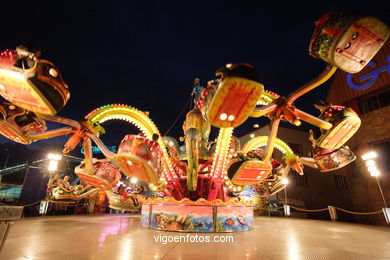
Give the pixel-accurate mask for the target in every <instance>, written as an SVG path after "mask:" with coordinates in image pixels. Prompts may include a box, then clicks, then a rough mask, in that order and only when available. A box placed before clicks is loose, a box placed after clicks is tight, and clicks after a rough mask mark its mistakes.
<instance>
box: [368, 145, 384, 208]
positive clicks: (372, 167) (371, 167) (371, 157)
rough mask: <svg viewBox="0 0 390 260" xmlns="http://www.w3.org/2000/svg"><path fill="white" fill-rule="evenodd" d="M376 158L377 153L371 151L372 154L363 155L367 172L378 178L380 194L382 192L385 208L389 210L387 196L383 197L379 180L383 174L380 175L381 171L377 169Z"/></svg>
mask: <svg viewBox="0 0 390 260" xmlns="http://www.w3.org/2000/svg"><path fill="white" fill-rule="evenodd" d="M376 157H377V154H376V152H373V151H371V152H368V153H365V154H363V156H362V159H363V161H364V162H365V164H366V166H367V170H368V172H369V173H370V175H371V176H372V177H375V178H376V182H377V183H378V188H379V192H380V194H381V196H382V199H383V204H384V205H385V208H387V203H386V199H385V196H384V195H383V191H382V187H381V184H380V183H379V179H378V176H379V175H380V174H381V173H380V171H379V169H378V168H377V167H376V162H375V158H376Z"/></svg>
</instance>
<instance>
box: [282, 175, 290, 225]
mask: <svg viewBox="0 0 390 260" xmlns="http://www.w3.org/2000/svg"><path fill="white" fill-rule="evenodd" d="M282 184H284V185H286V187H285V188H284V205H283V208H284V215H285V216H286V217H288V216H290V205H288V203H287V184H288V179H287V177H285V178H283V179H282Z"/></svg>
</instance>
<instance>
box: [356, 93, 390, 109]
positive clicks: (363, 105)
mask: <svg viewBox="0 0 390 260" xmlns="http://www.w3.org/2000/svg"><path fill="white" fill-rule="evenodd" d="M388 105H390V90H389V89H387V90H386V91H383V92H381V93H377V94H375V95H372V96H369V97H364V98H361V99H359V107H360V111H361V113H362V114H364V113H367V112H370V111H373V110H376V109H379V108H381V107H385V106H388Z"/></svg>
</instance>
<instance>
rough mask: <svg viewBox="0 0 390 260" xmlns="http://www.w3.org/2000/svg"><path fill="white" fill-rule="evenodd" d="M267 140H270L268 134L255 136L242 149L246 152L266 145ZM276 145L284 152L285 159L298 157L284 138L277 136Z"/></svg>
mask: <svg viewBox="0 0 390 260" xmlns="http://www.w3.org/2000/svg"><path fill="white" fill-rule="evenodd" d="M267 140H268V136H259V137H256V138H253V139H251V140H249V141H248V142H247V143H246V144H245V145H244V146H243V147H242V149H241V150H242V151H243V152H244V154H246V153H247V152H249V151H252V150H254V149H256V148H258V147H262V146H266V145H267ZM274 147H275V148H276V149H278V150H279V151H281V152H282V153H283V154H284V159H285V160H290V159H293V158H295V157H297V156H296V155H295V154H294V152H293V150H292V149H291V148H290V146H288V144H286V143H285V142H283V141H282V140H280V139H278V138H275V144H274Z"/></svg>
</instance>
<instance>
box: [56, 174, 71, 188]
mask: <svg viewBox="0 0 390 260" xmlns="http://www.w3.org/2000/svg"><path fill="white" fill-rule="evenodd" d="M69 178H70V177H69V175H66V176H65V177H64V178H63V179H62V181H61V184H60V185H59V186H60V187H62V188H63V189H65V190H71V189H72V188H73V187H72V185H70V183H69Z"/></svg>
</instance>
